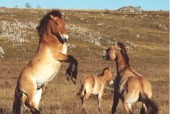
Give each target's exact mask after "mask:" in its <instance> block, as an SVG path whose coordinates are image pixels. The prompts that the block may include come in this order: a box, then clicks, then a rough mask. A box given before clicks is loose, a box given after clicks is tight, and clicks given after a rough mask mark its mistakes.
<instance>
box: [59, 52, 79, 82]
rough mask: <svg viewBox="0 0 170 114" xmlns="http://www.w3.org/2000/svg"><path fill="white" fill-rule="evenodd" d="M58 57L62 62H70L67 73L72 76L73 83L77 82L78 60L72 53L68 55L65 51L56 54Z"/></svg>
mask: <svg viewBox="0 0 170 114" xmlns="http://www.w3.org/2000/svg"><path fill="white" fill-rule="evenodd" d="M56 59H57V60H58V61H61V62H67V63H70V64H69V67H68V68H67V70H66V75H68V76H71V77H72V78H71V79H72V81H73V83H74V84H75V83H76V79H77V67H78V61H77V60H76V59H75V58H74V57H73V56H71V55H66V54H63V53H59V54H57V55H56Z"/></svg>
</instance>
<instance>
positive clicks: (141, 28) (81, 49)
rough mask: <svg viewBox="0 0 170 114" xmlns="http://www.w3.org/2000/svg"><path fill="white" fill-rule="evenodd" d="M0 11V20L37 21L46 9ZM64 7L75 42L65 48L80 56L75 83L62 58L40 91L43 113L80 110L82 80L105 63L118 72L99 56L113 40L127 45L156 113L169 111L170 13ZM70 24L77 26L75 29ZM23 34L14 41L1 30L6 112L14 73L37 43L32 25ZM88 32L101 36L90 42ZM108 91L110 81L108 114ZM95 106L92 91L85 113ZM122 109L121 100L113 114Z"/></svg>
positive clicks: (77, 113) (0, 102)
mask: <svg viewBox="0 0 170 114" xmlns="http://www.w3.org/2000/svg"><path fill="white" fill-rule="evenodd" d="M0 10H1V12H2V10H3V11H4V13H1V14H0V19H1V21H9V22H12V21H14V20H19V21H20V22H23V23H24V22H27V21H31V22H33V23H35V24H38V22H39V20H40V18H41V17H42V16H43V15H44V14H45V13H46V12H47V11H48V10H37V9H29V10H28V9H22V10H20V9H3V8H2V9H0ZM62 12H64V14H65V15H64V17H65V19H66V22H67V26H69V35H70V38H69V41H68V43H69V44H70V45H71V46H75V47H72V48H71V47H69V49H68V53H69V54H72V55H73V56H74V57H75V58H77V60H78V61H79V67H78V69H79V72H78V80H77V81H78V83H77V85H73V84H72V82H71V81H69V82H68V81H67V80H66V77H65V76H64V74H65V69H66V67H67V64H66V63H63V64H62V67H61V70H60V72H59V74H58V75H57V76H56V77H55V78H54V79H53V80H52V81H51V82H50V83H49V85H48V88H47V90H46V92H45V93H44V94H43V97H42V100H41V103H40V107H42V113H43V114H47V113H51V114H81V107H82V105H81V101H80V99H79V98H77V97H76V93H77V92H78V90H79V88H80V81H81V79H82V78H83V76H85V75H87V74H93V75H97V74H99V73H100V72H101V71H102V69H103V68H104V67H106V66H108V67H111V68H112V72H113V75H115V74H116V68H115V63H114V62H109V61H104V60H103V59H102V57H101V53H102V50H103V49H104V48H106V47H109V46H110V45H112V44H114V42H115V41H121V42H124V43H125V44H126V45H127V46H129V47H130V48H129V51H128V53H129V57H130V64H131V66H132V67H133V68H134V69H136V71H137V72H139V73H140V74H142V75H144V76H146V77H147V78H148V79H149V80H150V81H151V84H152V89H153V100H155V101H156V102H157V103H158V105H159V109H160V113H159V114H168V112H169V109H168V108H169V107H168V105H169V93H168V90H169V89H168V87H169V80H168V78H169V77H168V76H169V69H168V68H169V63H168V61H169V55H168V54H169V49H168V45H169V39H168V37H169V33H168V30H167V29H168V28H169V21H168V17H169V14H168V12H145V13H144V14H138V15H136V14H119V13H114V11H113V12H110V13H108V14H106V13H105V12H104V11H102V12H99V11H98V12H92V11H89V12H88V11H83V12H80V11H67V10H63V11H62ZM1 21H0V22H1ZM71 25H75V26H76V27H79V28H76V29H73V27H71ZM79 31H81V32H79ZM83 31H84V32H83ZM1 33H2V28H1V27H0V34H1ZM25 34H26V37H25V39H28V40H29V42H14V41H12V40H9V38H4V37H2V36H1V35H0V47H2V48H3V49H4V52H5V54H4V57H3V58H0V73H1V74H0V93H1V94H0V113H1V112H2V113H3V114H10V112H11V107H12V101H13V92H14V88H15V85H16V81H17V78H18V76H19V74H20V72H21V70H22V69H23V67H24V66H25V64H27V62H28V61H29V60H30V59H31V58H32V57H33V56H34V54H35V51H36V49H37V46H38V35H37V32H36V30H25ZM138 36H139V37H138ZM91 37H94V38H98V37H101V38H100V39H96V41H94V42H91V39H90V38H91ZM96 42H100V45H95V43H96ZM112 93H113V89H112V86H107V89H106V92H105V94H104V96H103V101H102V106H103V107H102V113H103V114H111V106H112V99H113V98H112ZM96 106H97V98H96V97H95V96H91V98H90V99H89V101H88V102H87V107H86V109H87V113H88V114H94V113H95V114H97V113H98V111H97V108H96ZM140 107H141V104H140V103H137V104H136V105H135V106H134V110H135V113H139V109H140ZM24 113H25V114H27V113H28V114H29V111H28V109H27V108H24ZM124 113H125V112H124V110H123V108H122V104H121V102H120V103H119V106H118V109H117V114H124Z"/></svg>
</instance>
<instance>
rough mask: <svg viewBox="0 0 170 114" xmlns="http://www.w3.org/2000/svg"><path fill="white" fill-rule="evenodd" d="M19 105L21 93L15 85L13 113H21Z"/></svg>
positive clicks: (20, 103)
mask: <svg viewBox="0 0 170 114" xmlns="http://www.w3.org/2000/svg"><path fill="white" fill-rule="evenodd" d="M21 106H22V93H21V92H20V90H19V89H18V88H17V87H16V89H15V98H14V102H13V110H12V111H13V114H21Z"/></svg>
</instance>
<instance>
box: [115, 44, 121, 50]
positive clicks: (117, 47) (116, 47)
mask: <svg viewBox="0 0 170 114" xmlns="http://www.w3.org/2000/svg"><path fill="white" fill-rule="evenodd" d="M115 49H116V50H119V51H120V50H121V48H120V46H119V45H117V43H115Z"/></svg>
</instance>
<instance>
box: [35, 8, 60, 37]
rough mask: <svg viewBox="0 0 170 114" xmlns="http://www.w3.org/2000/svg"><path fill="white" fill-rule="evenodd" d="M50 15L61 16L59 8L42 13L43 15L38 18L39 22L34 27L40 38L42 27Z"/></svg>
mask: <svg viewBox="0 0 170 114" xmlns="http://www.w3.org/2000/svg"><path fill="white" fill-rule="evenodd" d="M50 15H53V16H56V17H59V18H62V14H61V12H60V10H52V11H51V12H49V13H47V14H46V15H44V17H43V18H42V19H41V20H40V23H39V25H38V26H37V28H36V29H37V31H38V35H39V37H40V39H41V38H42V34H43V31H44V28H45V27H46V25H47V23H48V21H49V19H50V18H51V17H50Z"/></svg>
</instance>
